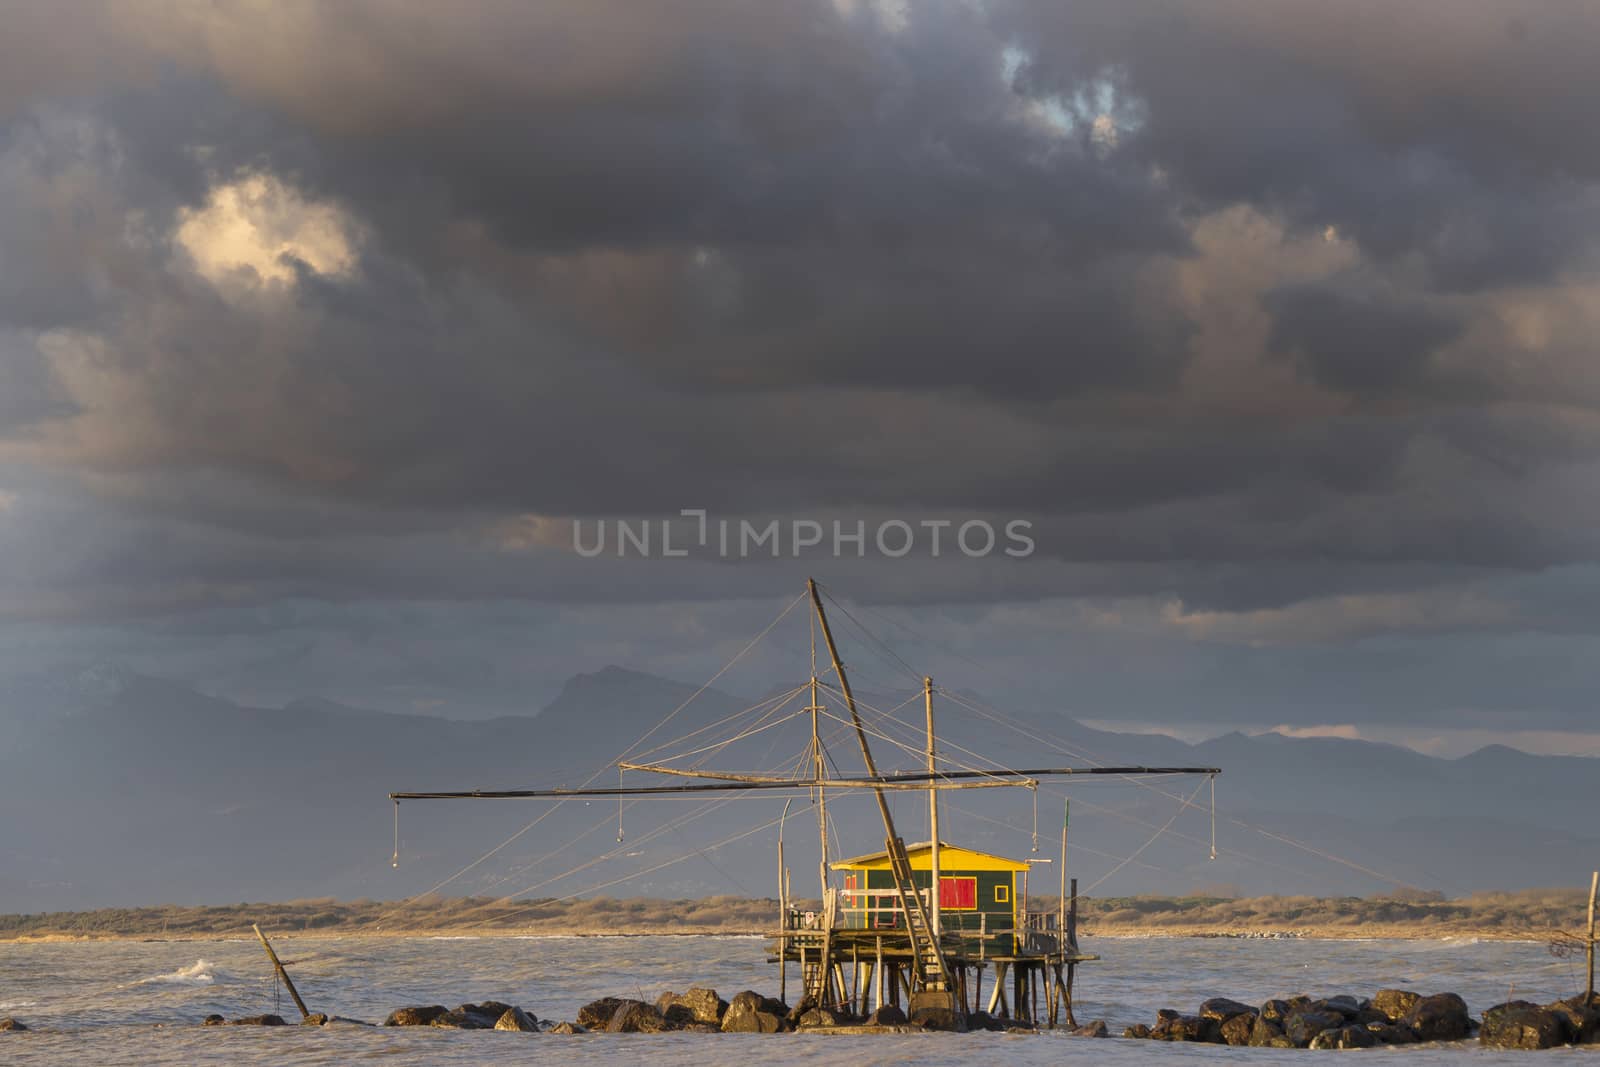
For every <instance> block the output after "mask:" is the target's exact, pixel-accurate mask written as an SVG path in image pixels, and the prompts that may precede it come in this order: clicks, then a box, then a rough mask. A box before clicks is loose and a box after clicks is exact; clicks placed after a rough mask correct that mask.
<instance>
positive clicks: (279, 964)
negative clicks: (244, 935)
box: [250, 923, 311, 1019]
mask: <svg viewBox="0 0 1600 1067" xmlns="http://www.w3.org/2000/svg"><path fill="white" fill-rule="evenodd" d="M250 929H252V930H254V931H255V932H256V937H258V938H260V939H261V947H262V948H264V949H266V950H267V958H268V959H270V960H271V961H272V966H273V967H274V968H276V969H277V972H278V977H279V978H281V979H282V980H283V985H284V988H286V989H288V990H289V996H290V997H292V998H294V1006H295V1007H297V1008H299V1009H300V1018H302V1019H309V1018H311V1013H310V1012H309V1011H307V1010H306V1002H305V1001H303V1000H301V999H300V991H299V990H297V989H295V987H294V982H293V981H292V980H291V979H290V978H289V972H288V971H286V970H284V969H283V961H282V960H280V959H278V954H277V953H276V952H274V951H272V943H271V942H270V941H268V940H267V935H266V934H264V933H262V932H261V927H259V926H257V925H256V924H255V923H251V924H250Z"/></svg>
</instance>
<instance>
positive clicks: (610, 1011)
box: [578, 997, 623, 1030]
mask: <svg viewBox="0 0 1600 1067" xmlns="http://www.w3.org/2000/svg"><path fill="white" fill-rule="evenodd" d="M622 1003H623V1002H622V1001H621V1000H620V999H619V998H617V997H601V998H600V999H599V1000H591V1001H590V1002H589V1003H587V1004H585V1005H584V1006H583V1007H581V1008H579V1009H578V1025H579V1026H581V1027H583V1028H584V1029H585V1030H604V1029H605V1028H606V1025H607V1024H608V1023H610V1022H611V1017H612V1016H613V1015H615V1014H616V1013H617V1009H618V1008H619V1007H621V1006H622Z"/></svg>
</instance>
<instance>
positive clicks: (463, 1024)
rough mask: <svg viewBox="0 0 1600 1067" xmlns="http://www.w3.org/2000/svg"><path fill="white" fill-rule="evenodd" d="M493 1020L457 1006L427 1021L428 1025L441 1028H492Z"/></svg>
mask: <svg viewBox="0 0 1600 1067" xmlns="http://www.w3.org/2000/svg"><path fill="white" fill-rule="evenodd" d="M494 1024H495V1020H493V1019H491V1018H489V1017H488V1016H486V1015H479V1014H477V1013H476V1012H465V1011H462V1010H461V1009H459V1008H457V1009H456V1010H455V1011H447V1012H445V1013H444V1014H443V1015H435V1016H434V1017H433V1018H432V1019H430V1020H429V1021H428V1025H429V1026H436V1027H438V1028H439V1029H441V1030H493V1029H494Z"/></svg>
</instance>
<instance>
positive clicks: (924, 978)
mask: <svg viewBox="0 0 1600 1067" xmlns="http://www.w3.org/2000/svg"><path fill="white" fill-rule="evenodd" d="M806 590H807V591H808V592H809V593H810V594H811V605H812V607H813V608H814V609H815V610H816V613H817V625H818V627H819V628H820V629H821V630H822V640H823V642H824V643H825V644H826V645H827V646H828V656H829V657H830V658H831V659H832V660H833V672H834V673H835V674H837V675H838V676H839V691H840V693H842V694H843V695H844V702H845V706H846V707H847V708H849V709H850V723H851V725H853V726H854V727H855V730H856V740H857V741H859V742H860V744H861V759H862V761H863V762H864V763H865V764H866V766H867V777H868V778H872V779H876V778H878V777H880V776H879V774H878V765H877V763H876V762H874V761H873V759H872V746H871V745H869V744H868V743H867V730H866V727H865V726H863V725H862V723H861V714H860V712H858V711H857V710H856V698H855V694H854V693H853V692H852V691H851V689H850V678H849V676H848V675H847V674H846V673H845V669H844V663H843V662H842V661H841V660H840V659H839V648H838V646H837V645H835V644H834V641H833V630H832V629H830V628H829V626H828V613H827V611H826V610H824V608H823V607H822V593H821V592H820V591H819V590H818V589H817V583H816V581H815V580H813V579H811V578H807V579H806ZM872 794H873V796H874V797H875V798H876V799H877V801H878V814H879V815H881V816H882V817H883V831H884V835H885V838H886V842H885V844H886V851H887V853H888V856H889V869H890V871H891V872H892V873H893V874H894V881H895V890H896V892H897V894H898V895H899V897H900V909H901V914H902V915H904V916H905V919H906V933H907V935H908V936H909V937H910V940H911V951H912V955H913V956H915V957H916V976H917V980H918V984H919V985H920V986H921V987H922V989H923V990H927V991H933V992H945V991H947V990H949V988H950V971H949V968H948V967H947V966H946V965H945V961H944V952H943V951H942V950H941V949H940V947H939V939H938V938H937V937H935V936H934V934H933V928H932V925H931V924H930V923H929V921H928V912H927V909H926V908H925V907H924V906H923V903H922V895H921V894H920V893H918V892H917V885H916V881H915V880H914V879H913V878H912V875H911V858H910V857H909V856H907V855H906V843H905V841H904V840H902V839H901V837H900V834H899V833H898V832H897V831H896V830H895V826H894V816H893V815H891V814H890V813H889V801H888V799H887V798H886V797H885V796H884V791H883V790H882V789H878V788H874V789H873V790H872ZM935 892H937V889H935Z"/></svg>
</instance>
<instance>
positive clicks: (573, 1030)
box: [549, 1023, 589, 1034]
mask: <svg viewBox="0 0 1600 1067" xmlns="http://www.w3.org/2000/svg"><path fill="white" fill-rule="evenodd" d="M549 1032H550V1033H552V1034H587V1033H588V1032H589V1028H588V1027H587V1026H581V1025H579V1024H578V1023H556V1024H555V1025H554V1026H552V1027H551V1028H550V1030H549Z"/></svg>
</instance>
